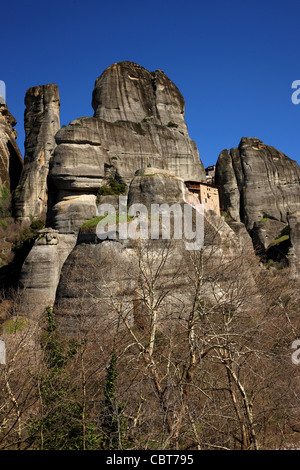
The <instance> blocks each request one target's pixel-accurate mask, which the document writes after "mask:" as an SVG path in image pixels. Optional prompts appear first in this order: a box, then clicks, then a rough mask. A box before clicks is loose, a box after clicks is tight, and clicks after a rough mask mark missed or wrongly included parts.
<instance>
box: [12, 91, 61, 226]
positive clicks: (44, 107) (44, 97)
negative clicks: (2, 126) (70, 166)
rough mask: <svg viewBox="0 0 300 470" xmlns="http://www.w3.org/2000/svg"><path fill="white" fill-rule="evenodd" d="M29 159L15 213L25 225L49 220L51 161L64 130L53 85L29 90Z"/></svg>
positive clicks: (27, 158)
mask: <svg viewBox="0 0 300 470" xmlns="http://www.w3.org/2000/svg"><path fill="white" fill-rule="evenodd" d="M25 105H26V110H25V116H24V125H25V134H26V138H25V157H24V168H23V171H22V175H21V178H20V182H19V186H18V190H17V194H16V200H15V209H16V216H17V217H18V218H20V219H21V220H22V221H30V220H31V219H43V220H45V219H46V214H47V199H48V191H47V179H48V173H49V160H50V158H51V156H52V154H53V151H54V148H55V146H56V143H55V138H54V136H55V134H56V133H57V131H58V130H59V128H60V120H59V107H60V100H59V91H58V87H57V85H55V84H53V83H50V84H47V85H41V86H36V87H32V88H29V90H27V93H26V96H25Z"/></svg>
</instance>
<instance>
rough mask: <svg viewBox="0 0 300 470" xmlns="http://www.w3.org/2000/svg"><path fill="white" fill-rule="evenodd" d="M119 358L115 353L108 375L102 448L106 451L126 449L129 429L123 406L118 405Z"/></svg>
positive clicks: (105, 391)
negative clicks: (126, 431) (123, 413)
mask: <svg viewBox="0 0 300 470" xmlns="http://www.w3.org/2000/svg"><path fill="white" fill-rule="evenodd" d="M117 360H118V356H117V353H116V351H113V353H112V356H111V360H110V364H109V367H108V369H107V374H106V383H105V390H104V411H103V425H102V430H103V433H104V435H103V439H102V447H103V448H104V449H120V448H121V449H122V448H124V447H126V442H125V439H124V435H125V430H126V427H127V424H126V420H125V419H124V417H123V416H122V412H123V405H122V404H121V403H118V401H117V398H116V379H117V376H118V373H117Z"/></svg>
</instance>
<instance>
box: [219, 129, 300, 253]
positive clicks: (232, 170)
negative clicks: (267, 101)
mask: <svg viewBox="0 0 300 470" xmlns="http://www.w3.org/2000/svg"><path fill="white" fill-rule="evenodd" d="M216 184H218V185H220V197H221V207H222V208H223V210H225V211H226V212H227V213H228V214H229V216H230V217H231V218H232V219H233V220H234V221H238V222H243V223H244V224H245V226H246V228H247V230H248V231H249V232H250V233H251V231H253V234H254V238H255V239H256V241H257V240H258V243H259V244H261V246H262V247H264V248H267V246H268V245H269V243H270V242H272V241H273V240H274V239H275V238H276V237H277V236H278V235H279V233H280V231H281V229H282V228H283V227H284V226H286V225H287V222H288V215H289V214H290V213H292V212H294V211H297V210H299V209H300V167H299V165H298V163H297V162H296V161H294V160H292V159H290V158H289V157H287V156H286V155H284V154H283V153H282V152H280V151H279V150H276V149H275V148H274V147H271V146H269V145H265V144H264V143H263V142H262V141H261V140H259V139H257V138H248V137H243V138H242V139H241V142H240V144H239V147H238V148H232V149H230V151H229V150H223V151H222V152H221V154H220V156H219V158H218V161H217V165H216Z"/></svg>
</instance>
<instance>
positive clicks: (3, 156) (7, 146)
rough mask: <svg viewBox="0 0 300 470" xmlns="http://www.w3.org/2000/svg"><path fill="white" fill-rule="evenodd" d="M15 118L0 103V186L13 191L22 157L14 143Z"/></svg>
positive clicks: (18, 177) (17, 180)
mask: <svg viewBox="0 0 300 470" xmlns="http://www.w3.org/2000/svg"><path fill="white" fill-rule="evenodd" d="M16 124H17V121H16V120H15V118H14V117H13V116H12V115H11V113H10V112H9V110H8V108H7V106H6V104H5V103H1V104H0V187H2V186H6V188H7V189H9V190H10V191H13V190H15V189H16V186H17V185H18V182H19V179H20V175H21V171H22V168H23V159H22V155H21V152H20V150H19V148H18V145H17V143H16V137H17V132H16V130H15V129H13V128H14V126H15V125H16Z"/></svg>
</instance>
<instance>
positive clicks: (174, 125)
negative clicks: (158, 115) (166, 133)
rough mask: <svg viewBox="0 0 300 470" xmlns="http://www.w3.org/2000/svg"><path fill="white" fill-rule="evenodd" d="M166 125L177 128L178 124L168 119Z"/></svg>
mask: <svg viewBox="0 0 300 470" xmlns="http://www.w3.org/2000/svg"><path fill="white" fill-rule="evenodd" d="M167 126H168V127H175V128H177V127H178V124H176V123H175V122H172V121H169V122H168V124H167Z"/></svg>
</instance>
